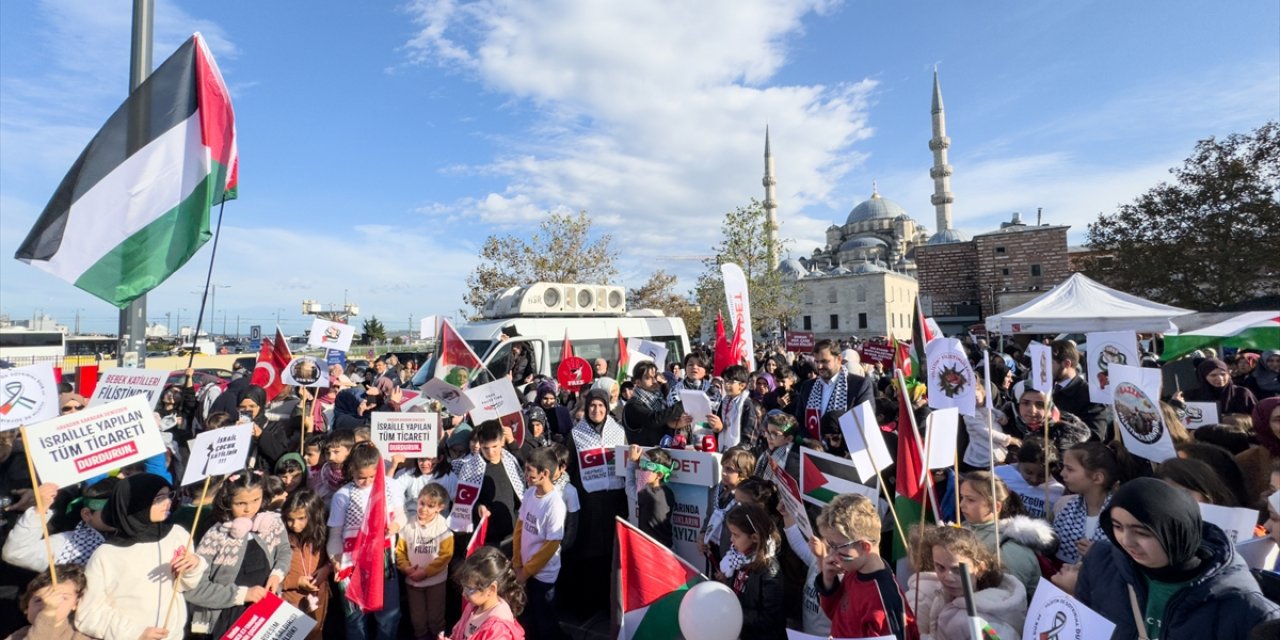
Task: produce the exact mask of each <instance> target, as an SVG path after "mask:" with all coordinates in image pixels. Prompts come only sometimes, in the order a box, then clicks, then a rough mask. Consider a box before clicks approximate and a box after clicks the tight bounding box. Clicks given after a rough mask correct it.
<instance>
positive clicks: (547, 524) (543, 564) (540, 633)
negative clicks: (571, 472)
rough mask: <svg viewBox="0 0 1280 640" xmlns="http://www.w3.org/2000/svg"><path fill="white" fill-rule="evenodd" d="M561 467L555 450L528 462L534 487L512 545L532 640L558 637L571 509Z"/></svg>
mask: <svg viewBox="0 0 1280 640" xmlns="http://www.w3.org/2000/svg"><path fill="white" fill-rule="evenodd" d="M559 467H560V461H559V459H558V458H557V457H556V454H555V452H554V451H552V450H551V449H550V448H548V447H539V448H537V449H534V450H533V451H531V452H530V453H529V459H528V460H526V461H525V463H524V471H525V480H526V481H527V484H528V485H529V488H528V489H526V490H525V492H524V497H523V498H522V499H521V500H520V521H519V522H520V524H519V526H517V527H516V531H515V538H514V542H513V544H512V551H513V554H514V555H513V556H512V563H511V564H512V568H514V569H515V572H516V579H517V580H519V581H520V582H521V583H523V584H524V586H525V590H526V592H527V595H526V598H527V600H528V604H529V606H528V608H526V609H525V616H524V619H523V620H522V621H521V622H522V625H523V626H524V627H525V629H526V630H527V632H528V636H529V637H530V638H537V639H558V638H559V637H560V635H561V634H560V622H559V620H557V619H556V610H555V584H556V578H557V577H559V575H560V543H561V541H562V540H563V539H564V523H565V518H566V516H567V515H568V509H567V507H566V506H565V503H564V496H563V494H561V493H560V492H559V491H557V490H556V487H555V483H554V482H553V481H552V479H551V476H552V474H553V473H555V472H556V470H557V469H558V468H559Z"/></svg>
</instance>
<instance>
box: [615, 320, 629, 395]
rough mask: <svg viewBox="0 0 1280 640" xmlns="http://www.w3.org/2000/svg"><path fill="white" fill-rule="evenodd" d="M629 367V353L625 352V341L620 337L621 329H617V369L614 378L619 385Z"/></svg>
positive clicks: (624, 379)
mask: <svg viewBox="0 0 1280 640" xmlns="http://www.w3.org/2000/svg"><path fill="white" fill-rule="evenodd" d="M630 368H631V354H630V353H627V341H626V340H623V339H622V329H618V370H617V371H616V372H615V373H614V378H615V379H616V380H617V382H618V384H619V385H621V384H622V383H623V382H625V381H626V379H627V375H628V373H627V370H628V369H630Z"/></svg>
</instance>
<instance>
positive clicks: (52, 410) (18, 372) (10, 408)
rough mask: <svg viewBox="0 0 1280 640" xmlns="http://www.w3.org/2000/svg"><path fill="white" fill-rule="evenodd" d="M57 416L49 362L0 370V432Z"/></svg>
mask: <svg viewBox="0 0 1280 640" xmlns="http://www.w3.org/2000/svg"><path fill="white" fill-rule="evenodd" d="M59 413H61V407H59V406H58V382H57V380H56V379H55V378H54V375H53V365H52V364H51V363H48V362H42V363H40V364H33V365H31V366H29V367H17V368H15V369H3V370H0V431H8V430H9V429H17V428H18V427H21V426H24V425H27V426H29V425H33V424H36V423H37V422H43V421H45V420H48V419H50V418H56V417H57V416H58V414H59Z"/></svg>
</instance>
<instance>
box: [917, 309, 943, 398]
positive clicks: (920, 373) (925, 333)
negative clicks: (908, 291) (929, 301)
mask: <svg viewBox="0 0 1280 640" xmlns="http://www.w3.org/2000/svg"><path fill="white" fill-rule="evenodd" d="M937 337H939V336H938V335H936V334H935V333H934V332H933V330H932V329H931V328H930V327H929V321H928V319H927V318H925V317H924V307H922V306H920V298H919V296H917V297H916V318H915V322H913V323H911V370H912V371H913V372H915V378H916V380H919V381H920V382H924V381H925V379H926V378H927V377H928V375H929V374H928V371H929V370H928V369H927V368H926V366H925V357H924V347H925V345H927V344H929V341H930V340H933V339H934V338H937Z"/></svg>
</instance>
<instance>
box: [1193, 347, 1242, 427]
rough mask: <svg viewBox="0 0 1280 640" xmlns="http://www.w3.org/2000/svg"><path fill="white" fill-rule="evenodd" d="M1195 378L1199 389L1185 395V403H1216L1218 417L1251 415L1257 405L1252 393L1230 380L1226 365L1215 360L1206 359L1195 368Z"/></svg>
mask: <svg viewBox="0 0 1280 640" xmlns="http://www.w3.org/2000/svg"><path fill="white" fill-rule="evenodd" d="M1196 377H1197V378H1199V379H1200V388H1198V389H1193V390H1191V391H1190V392H1188V393H1187V394H1186V401H1187V402H1216V403H1217V404H1218V415H1219V416H1225V415H1227V414H1228V413H1243V414H1244V415H1249V414H1250V413H1253V407H1254V405H1256V404H1258V400H1257V398H1255V397H1254V396H1253V392H1252V391H1249V390H1248V389H1246V388H1244V387H1242V386H1239V385H1237V384H1236V383H1235V382H1233V381H1232V380H1231V369H1230V368H1229V367H1228V366H1227V363H1225V362H1223V361H1221V360H1219V359H1217V358H1207V359H1205V360H1203V361H1201V362H1200V364H1199V365H1197V366H1196Z"/></svg>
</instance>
